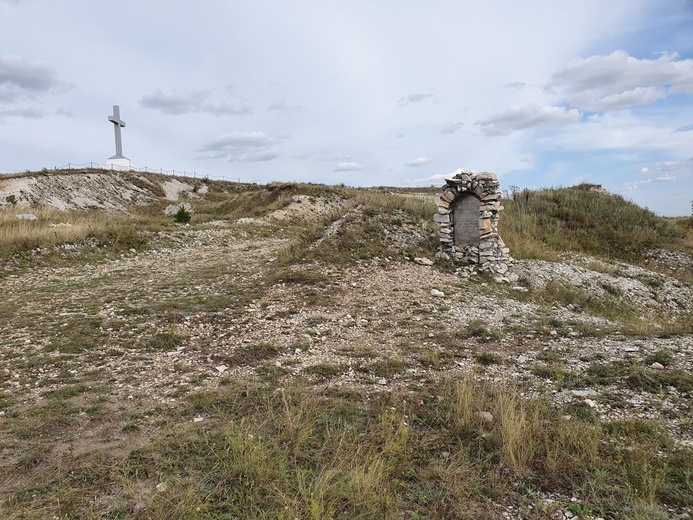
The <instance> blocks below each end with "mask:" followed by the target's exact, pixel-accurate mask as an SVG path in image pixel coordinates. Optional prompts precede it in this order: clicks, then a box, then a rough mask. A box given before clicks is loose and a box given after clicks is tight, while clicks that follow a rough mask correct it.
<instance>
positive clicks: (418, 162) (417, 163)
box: [404, 157, 433, 168]
mask: <svg viewBox="0 0 693 520" xmlns="http://www.w3.org/2000/svg"><path fill="white" fill-rule="evenodd" d="M432 160H433V159H429V158H428V157H417V158H416V159H414V160H413V161H409V162H407V163H404V164H406V165H407V166H410V167H412V168H418V167H419V166H423V165H425V164H428V163H430V162H431V161H432Z"/></svg>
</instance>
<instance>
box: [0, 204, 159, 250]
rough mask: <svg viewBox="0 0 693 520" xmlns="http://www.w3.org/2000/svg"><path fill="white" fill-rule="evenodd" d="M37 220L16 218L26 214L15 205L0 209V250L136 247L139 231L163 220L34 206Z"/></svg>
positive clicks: (142, 238)
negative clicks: (63, 247) (64, 247)
mask: <svg viewBox="0 0 693 520" xmlns="http://www.w3.org/2000/svg"><path fill="white" fill-rule="evenodd" d="M30 212H31V213H32V214H34V215H36V217H38V218H37V220H20V219H17V217H16V215H17V214H19V213H28V211H27V210H25V209H24V210H17V209H15V208H12V209H5V210H3V211H0V246H1V247H0V251H2V253H0V254H1V255H2V256H4V257H10V256H13V255H16V254H21V253H23V252H27V251H31V250H35V249H39V248H42V249H43V248H55V247H59V246H64V245H65V244H71V245H78V246H85V245H86V246H92V247H98V246H104V245H107V246H109V247H110V248H112V249H114V250H123V249H125V250H126V249H129V248H131V247H135V248H138V247H140V246H142V245H143V244H144V241H145V240H144V237H143V236H142V234H141V232H142V231H144V230H152V229H157V228H161V227H162V225H163V224H164V221H163V219H161V218H153V217H152V216H149V215H142V214H141V215H113V214H108V213H103V212H89V213H86V212H62V211H58V210H55V209H51V208H35V209H32V210H30Z"/></svg>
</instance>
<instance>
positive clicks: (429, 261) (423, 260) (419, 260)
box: [414, 257, 435, 265]
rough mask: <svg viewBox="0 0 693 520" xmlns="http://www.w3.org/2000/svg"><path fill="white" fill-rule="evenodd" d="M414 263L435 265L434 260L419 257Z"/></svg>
mask: <svg viewBox="0 0 693 520" xmlns="http://www.w3.org/2000/svg"><path fill="white" fill-rule="evenodd" d="M414 262H416V263H417V264H419V265H433V264H434V263H435V262H434V261H433V260H429V259H428V258H419V257H416V258H414Z"/></svg>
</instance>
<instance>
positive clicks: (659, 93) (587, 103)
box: [574, 87, 667, 112]
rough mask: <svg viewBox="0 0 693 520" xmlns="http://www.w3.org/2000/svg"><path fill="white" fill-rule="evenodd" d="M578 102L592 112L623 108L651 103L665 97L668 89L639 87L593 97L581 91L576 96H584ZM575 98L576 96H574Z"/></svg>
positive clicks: (581, 106) (582, 107) (584, 108)
mask: <svg viewBox="0 0 693 520" xmlns="http://www.w3.org/2000/svg"><path fill="white" fill-rule="evenodd" d="M582 96H584V99H582V100H579V101H578V102H577V104H578V105H579V107H580V108H581V109H583V110H588V111H590V112H606V111H608V110H622V109H625V108H631V107H636V106H641V105H649V104H650V103H654V102H655V101H657V100H658V99H662V98H665V97H666V96H667V91H666V89H664V88H663V87H637V88H634V89H633V90H627V91H625V92H620V93H618V94H610V95H608V96H603V97H600V98H595V99H592V98H591V96H590V95H589V94H588V93H580V94H579V95H578V96H576V97H582ZM574 99H575V97H574Z"/></svg>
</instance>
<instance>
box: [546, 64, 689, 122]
mask: <svg viewBox="0 0 693 520" xmlns="http://www.w3.org/2000/svg"><path fill="white" fill-rule="evenodd" d="M677 58H678V57H677V55H676V54H669V53H663V54H662V55H661V56H660V57H659V58H658V59H656V60H647V59H637V58H634V57H632V56H630V55H629V54H628V53H627V52H625V51H622V50H618V51H615V52H613V53H611V54H609V55H607V56H590V57H589V58H583V59H580V60H576V61H575V62H573V63H572V64H570V65H568V66H567V67H565V68H564V69H562V70H559V71H558V72H556V73H555V74H553V76H552V78H551V81H550V82H549V83H548V84H547V85H546V86H547V88H549V89H555V88H558V89H562V90H563V91H564V92H565V93H566V94H567V95H568V99H569V100H570V103H571V104H572V105H573V106H575V107H578V108H581V109H583V110H590V111H601V110H618V109H622V108H627V107H629V106H637V105H643V104H648V103H652V102H653V101H656V100H658V99H661V98H663V97H665V96H666V95H667V94H668V93H669V92H679V93H693V59H685V60H679V59H677Z"/></svg>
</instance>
